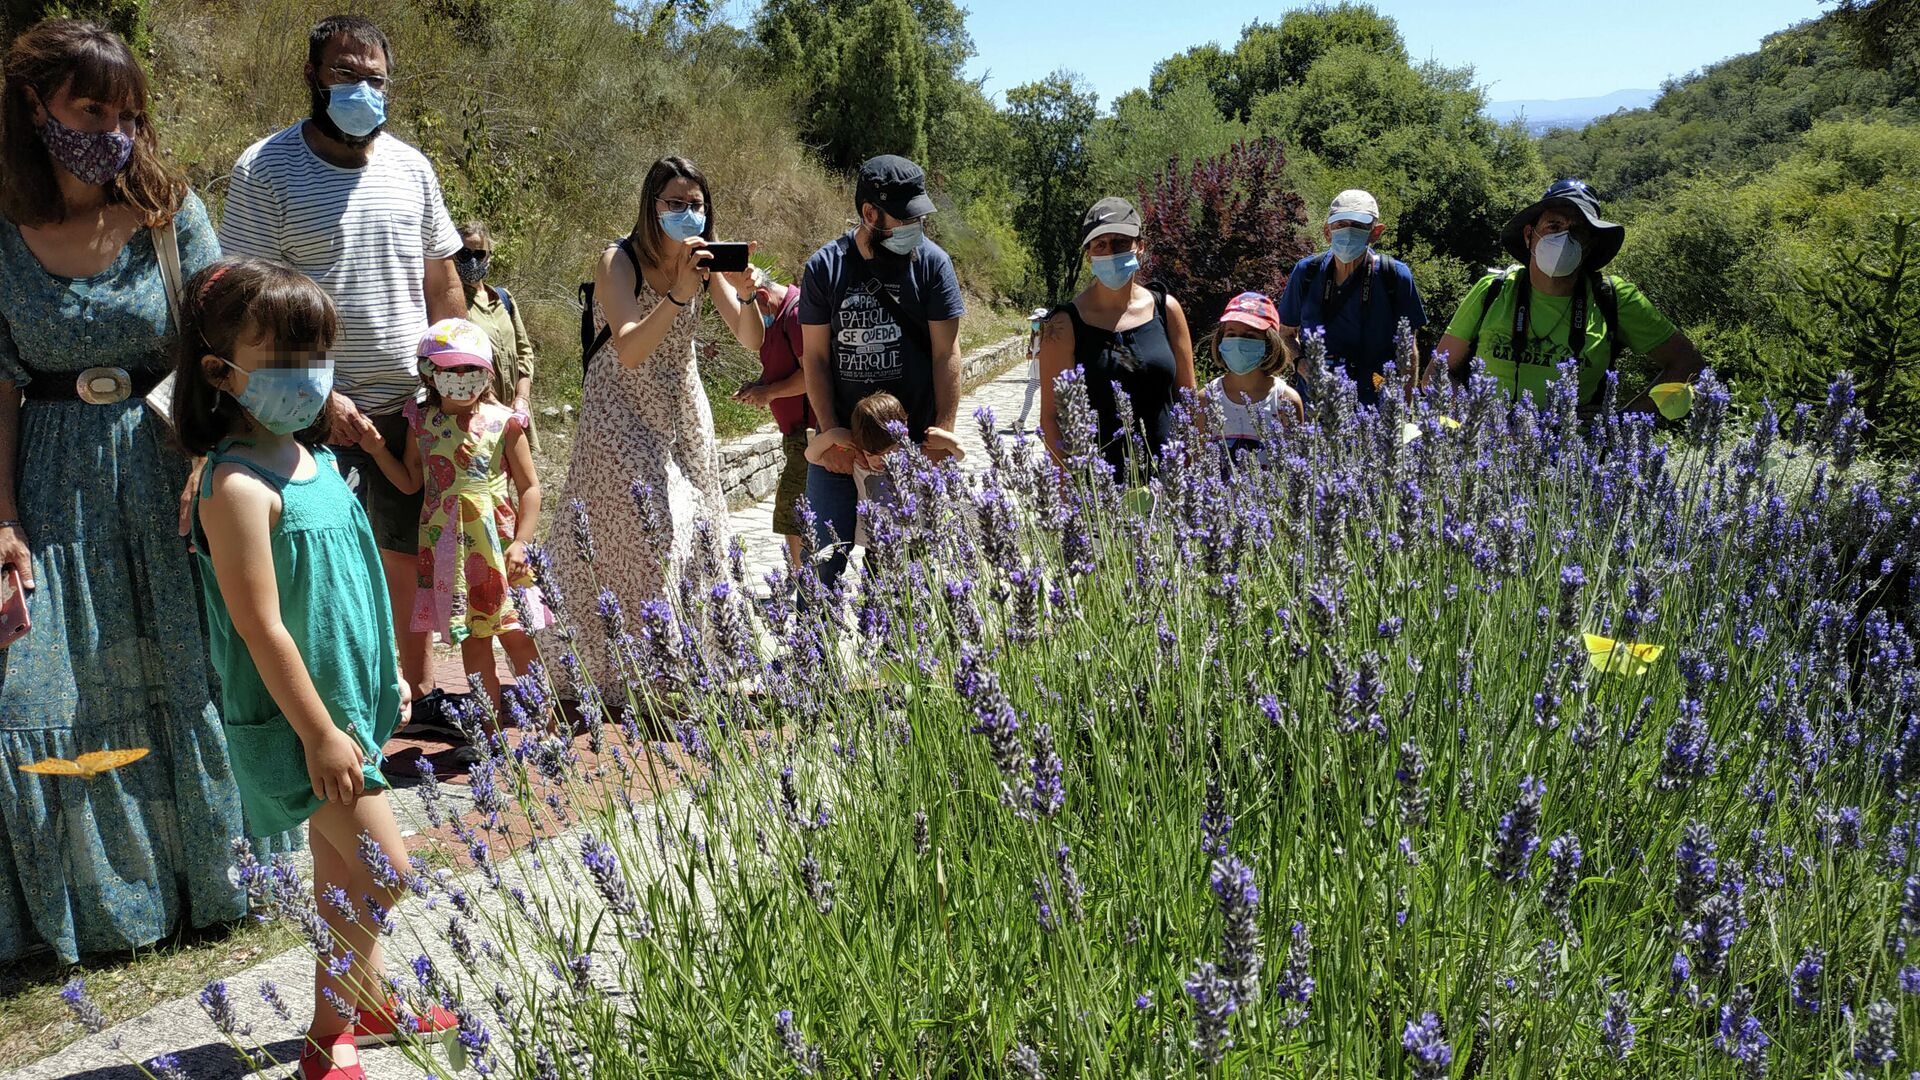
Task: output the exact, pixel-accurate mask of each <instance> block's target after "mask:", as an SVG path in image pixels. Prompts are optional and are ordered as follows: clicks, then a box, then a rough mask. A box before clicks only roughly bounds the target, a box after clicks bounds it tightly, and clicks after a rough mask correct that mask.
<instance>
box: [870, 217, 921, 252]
mask: <svg viewBox="0 0 1920 1080" xmlns="http://www.w3.org/2000/svg"><path fill="white" fill-rule="evenodd" d="M926 238H927V227H926V226H925V225H922V224H921V223H919V222H917V221H911V222H908V223H907V224H905V225H895V226H894V227H893V232H892V233H890V234H889V235H888V236H886V237H885V238H884V239H882V240H881V241H880V246H881V247H883V248H886V249H887V250H888V251H891V252H893V253H894V254H895V255H911V254H913V252H914V249H915V248H918V247H919V246H920V242H921V241H922V240H925V239H926Z"/></svg>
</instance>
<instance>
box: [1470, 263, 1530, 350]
mask: <svg viewBox="0 0 1920 1080" xmlns="http://www.w3.org/2000/svg"><path fill="white" fill-rule="evenodd" d="M1514 273H1515V271H1512V270H1508V271H1504V272H1502V273H1499V274H1495V275H1494V276H1493V282H1492V283H1491V284H1489V285H1488V286H1487V298H1486V299H1485V300H1483V301H1481V302H1480V321H1479V322H1476V323H1474V324H1473V339H1472V340H1471V341H1468V342H1467V359H1468V360H1469V361H1471V360H1472V359H1473V358H1474V357H1476V356H1479V355H1480V328H1481V327H1483V326H1485V325H1487V312H1489V311H1492V310H1493V302H1494V301H1495V300H1498V299H1500V290H1501V289H1503V288H1505V287H1506V284H1507V281H1508V279H1510V278H1511V277H1513V275H1514ZM1517 362H1518V361H1516V363H1517Z"/></svg>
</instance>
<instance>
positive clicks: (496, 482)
mask: <svg viewBox="0 0 1920 1080" xmlns="http://www.w3.org/2000/svg"><path fill="white" fill-rule="evenodd" d="M407 421H408V425H409V431H410V433H411V435H412V437H413V438H414V439H416V440H418V442H419V444H420V461H421V464H422V471H423V473H424V474H425V483H426V496H425V499H424V501H423V502H422V503H421V507H420V567H419V573H420V577H419V585H420V588H419V591H418V592H417V593H415V594H414V601H413V630H414V632H415V633H424V632H426V631H429V630H431V631H433V632H435V633H437V634H439V635H440V637H441V639H442V640H445V641H450V642H454V643H459V642H461V641H464V640H466V639H467V638H469V637H483V638H489V637H497V636H499V635H500V634H503V633H506V632H508V631H510V630H540V629H543V628H545V626H546V624H547V619H548V615H547V610H546V605H545V604H544V603H543V602H542V601H541V599H540V595H539V590H538V588H537V587H536V586H535V585H534V583H533V578H532V577H531V576H530V575H522V577H521V578H520V579H517V580H514V581H512V582H509V581H508V580H507V555H506V552H507V547H508V546H509V545H511V544H512V543H513V536H514V530H515V528H516V526H517V520H516V518H515V516H514V511H513V502H512V500H511V499H510V498H509V494H510V492H511V485H510V484H509V482H508V477H507V459H506V453H505V450H504V444H505V442H506V437H507V430H508V428H509V427H510V426H512V425H513V423H514V420H513V412H512V410H510V409H508V408H507V407H506V406H504V405H500V404H497V403H494V402H484V401H483V402H481V403H480V404H478V405H475V406H474V408H473V411H472V412H470V413H467V414H465V415H462V416H454V415H450V414H448V413H446V412H444V411H443V410H441V409H440V408H439V407H438V406H434V405H428V406H420V405H412V404H410V405H408V406H407ZM510 586H513V587H519V588H522V589H525V590H526V592H525V594H524V596H525V598H526V600H527V604H526V609H524V610H523V609H521V608H519V607H517V606H516V605H515V603H514V598H513V595H512V592H511V589H510ZM523 616H524V618H523Z"/></svg>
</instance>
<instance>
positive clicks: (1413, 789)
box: [1393, 739, 1427, 829]
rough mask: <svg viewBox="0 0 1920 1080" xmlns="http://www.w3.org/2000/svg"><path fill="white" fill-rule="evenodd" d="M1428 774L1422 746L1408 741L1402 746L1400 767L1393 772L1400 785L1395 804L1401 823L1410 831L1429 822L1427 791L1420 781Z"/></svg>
mask: <svg viewBox="0 0 1920 1080" xmlns="http://www.w3.org/2000/svg"><path fill="white" fill-rule="evenodd" d="M1426 773H1427V759H1426V758H1425V757H1424V756H1423V755H1422V754H1421V753H1420V744H1419V743H1416V742H1414V741H1413V740H1412V739H1408V740H1407V741H1406V742H1403V743H1401V744H1400V767H1399V768H1397V769H1395V770H1394V771H1393V778H1394V780H1395V781H1396V782H1397V783H1398V784H1399V785H1400V791H1399V794H1398V795H1397V796H1396V797H1395V802H1396V805H1397V807H1398V810H1399V813H1400V823H1401V824H1402V825H1403V826H1405V827H1406V828H1409V829H1417V828H1419V827H1420V826H1421V825H1424V824H1426V821H1427V791H1426V789H1425V788H1423V787H1421V786H1420V780H1421V778H1422V777H1424V776H1425V775H1426Z"/></svg>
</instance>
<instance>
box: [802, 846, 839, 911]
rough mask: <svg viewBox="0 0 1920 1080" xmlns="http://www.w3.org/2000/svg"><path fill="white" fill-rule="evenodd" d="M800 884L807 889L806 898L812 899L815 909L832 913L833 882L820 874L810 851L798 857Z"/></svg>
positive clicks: (816, 861) (817, 863)
mask: <svg viewBox="0 0 1920 1080" xmlns="http://www.w3.org/2000/svg"><path fill="white" fill-rule="evenodd" d="M800 884H801V886H802V887H803V888H805V889H806V890H807V898H808V899H809V900H812V901H813V906H814V909H815V910H817V911H819V912H820V914H822V915H830V914H832V913H833V900H834V893H835V888H834V884H833V882H832V881H830V880H828V879H826V878H823V877H821V876H820V863H819V861H818V860H816V859H815V858H814V857H813V854H812V853H811V852H809V853H808V854H806V855H804V856H802V857H801V859H800Z"/></svg>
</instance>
